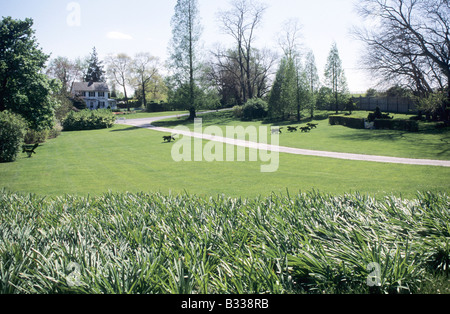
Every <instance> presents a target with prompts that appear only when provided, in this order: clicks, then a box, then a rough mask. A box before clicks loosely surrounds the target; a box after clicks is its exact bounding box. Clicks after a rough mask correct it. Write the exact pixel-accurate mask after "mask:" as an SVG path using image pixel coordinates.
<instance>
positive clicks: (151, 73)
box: [130, 52, 159, 108]
mask: <svg viewBox="0 0 450 314" xmlns="http://www.w3.org/2000/svg"><path fill="white" fill-rule="evenodd" d="M130 69H131V77H132V80H133V81H134V82H135V84H136V85H138V86H139V89H140V90H141V92H142V99H143V104H144V108H147V97H146V90H147V88H148V86H147V85H148V84H149V83H150V82H151V81H152V80H154V79H155V78H156V76H157V75H158V71H159V59H158V58H157V57H154V56H152V55H151V54H150V53H146V52H141V53H138V54H136V56H135V57H134V58H133V60H132V62H131V65H130Z"/></svg>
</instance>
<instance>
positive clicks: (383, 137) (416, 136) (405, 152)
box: [154, 112, 450, 160]
mask: <svg viewBox="0 0 450 314" xmlns="http://www.w3.org/2000/svg"><path fill="white" fill-rule="evenodd" d="M367 114H368V112H355V113H354V116H357V117H364V116H367ZM393 116H394V117H395V118H405V117H406V118H409V116H405V115H393ZM199 117H201V118H202V119H203V127H204V128H206V127H208V126H211V125H218V126H220V127H221V128H222V131H223V135H224V136H226V126H227V125H234V126H236V125H242V126H243V127H248V126H251V125H255V126H257V127H259V126H264V125H267V126H268V127H270V126H272V125H273V126H282V127H284V130H283V133H282V134H281V135H280V145H282V146H288V147H295V148H302V149H312V150H321V151H332V152H342V153H355V154H366V155H381V156H390V157H407V158H425V159H438V160H450V131H449V130H448V128H447V129H435V128H434V124H432V123H421V126H420V131H419V132H415V133H411V132H405V131H397V130H357V129H350V128H347V127H344V126H340V125H335V126H332V125H330V124H329V123H328V119H323V120H314V121H312V122H313V123H317V124H319V126H318V128H317V129H313V130H312V131H311V132H309V133H302V132H299V131H298V132H293V133H289V132H287V129H286V126H287V125H290V126H306V123H307V122H302V123H297V122H291V123H284V122H283V123H271V124H265V123H263V122H261V121H251V122H243V121H238V120H235V119H234V118H233V117H232V113H231V112H221V113H214V114H207V115H202V116H199ZM308 122H309V121H308ZM180 123H183V124H184V125H186V126H188V127H189V128H191V129H193V126H194V124H193V122H190V121H184V122H183V121H180V119H169V120H164V121H158V122H155V123H154V124H155V125H157V126H169V127H174V126H176V125H178V124H180ZM269 129H270V128H268V130H269ZM269 132H270V131H269Z"/></svg>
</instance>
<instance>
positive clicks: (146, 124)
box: [117, 111, 450, 167]
mask: <svg viewBox="0 0 450 314" xmlns="http://www.w3.org/2000/svg"><path fill="white" fill-rule="evenodd" d="M208 112H214V111H205V112H201V113H208ZM201 113H200V114H201ZM182 116H187V114H183V115H175V116H162V117H154V118H141V119H123V118H122V119H121V118H119V119H118V120H117V124H124V125H129V126H135V127H139V128H146V129H150V130H154V131H159V132H164V133H172V134H181V135H184V136H190V137H195V138H201V139H204V140H210V141H216V142H221V143H226V144H231V145H236V146H243V147H248V148H254V149H263V150H268V151H275V152H280V153H288V154H296V155H304V156H316V157H327V158H336V159H345V160H358V161H370V162H382V163H394V164H406V165H421V166H440V167H450V161H449V160H430V159H412V158H399V157H387V156H373V155H362V154H350V153H336V152H326V151H317V150H308V149H301V148H293V147H284V146H274V145H268V144H261V143H255V142H249V141H242V140H237V139H232V138H226V137H221V136H212V135H208V134H202V133H195V132H184V131H180V130H174V129H169V128H162V127H155V126H153V125H152V123H153V122H155V121H159V120H165V119H171V118H177V117H182Z"/></svg>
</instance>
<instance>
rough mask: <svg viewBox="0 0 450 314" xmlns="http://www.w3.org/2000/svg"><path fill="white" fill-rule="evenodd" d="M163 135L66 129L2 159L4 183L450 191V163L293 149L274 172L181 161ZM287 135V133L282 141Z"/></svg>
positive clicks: (213, 191)
mask: <svg viewBox="0 0 450 314" xmlns="http://www.w3.org/2000/svg"><path fill="white" fill-rule="evenodd" d="M321 128H322V129H326V125H323V126H321ZM319 130H320V129H319ZM353 131H355V130H353ZM343 132H344V131H343ZM349 132H350V131H349ZM313 134H314V133H311V134H310V136H312V135H313ZM349 134H350V133H349ZM162 135H164V134H163V133H160V132H156V131H150V130H146V129H136V128H132V127H128V126H119V125H116V126H115V127H114V128H113V129H107V130H95V131H82V132H63V133H62V135H61V136H60V137H58V138H56V139H53V140H49V141H48V142H47V143H45V144H43V145H42V146H41V147H39V148H38V150H37V154H36V155H34V156H33V157H32V158H26V156H25V154H21V155H20V157H19V158H18V160H17V161H16V162H14V163H4V164H0V187H5V188H7V189H8V190H11V191H14V192H26V193H29V192H31V193H37V194H39V195H43V196H45V195H47V196H58V195H64V194H78V195H87V194H91V195H100V194H102V193H104V192H106V191H108V190H111V191H129V192H139V191H144V192H162V193H170V192H172V193H183V192H185V191H186V192H188V193H190V194H197V195H206V196H208V195H217V194H222V193H223V194H225V195H227V196H234V197H240V196H242V197H255V196H259V195H263V196H265V195H268V194H270V193H271V192H275V193H286V189H288V190H289V191H290V192H291V193H296V192H298V191H299V190H301V191H311V190H313V189H315V190H318V191H321V192H326V193H334V194H343V193H350V192H354V191H359V192H361V193H368V194H370V195H373V196H383V195H386V194H391V193H393V194H394V195H400V194H401V195H402V196H404V197H414V196H415V194H416V192H417V191H425V190H426V191H444V192H448V191H450V181H449V180H448V178H449V175H450V169H448V168H441V167H427V166H409V165H393V164H381V163H370V162H355V161H345V160H337V159H328V158H319V157H306V156H296V155H289V154H280V166H279V169H278V171H277V172H274V173H261V172H260V166H261V164H262V163H261V162H206V161H203V162H178V163H177V162H174V161H173V160H172V157H171V150H172V145H174V144H173V143H170V144H167V143H163V140H162ZM287 136H290V137H292V138H293V137H294V136H297V137H300V136H302V135H300V134H292V135H291V134H288V135H287ZM306 136H308V135H306ZM306 136H305V137H306ZM286 138H287V137H286ZM286 143H287V142H286V139H283V140H282V142H281V144H284V145H286ZM311 143H312V142H311Z"/></svg>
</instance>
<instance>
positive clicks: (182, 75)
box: [170, 0, 202, 119]
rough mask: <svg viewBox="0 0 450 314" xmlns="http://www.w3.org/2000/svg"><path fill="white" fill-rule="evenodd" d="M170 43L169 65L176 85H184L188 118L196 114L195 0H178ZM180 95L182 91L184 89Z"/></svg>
mask: <svg viewBox="0 0 450 314" xmlns="http://www.w3.org/2000/svg"><path fill="white" fill-rule="evenodd" d="M171 25H172V35H173V37H172V42H171V46H170V48H171V50H170V61H171V67H172V69H173V71H174V72H175V73H174V77H173V78H174V80H175V81H176V83H177V87H178V88H183V89H185V87H186V86H187V87H188V93H187V95H186V96H187V97H186V99H185V100H184V103H185V104H188V105H187V106H188V110H189V112H190V117H189V118H190V119H194V118H195V117H196V108H197V106H198V101H197V100H196V99H195V97H196V94H197V93H196V89H198V87H197V85H196V73H197V72H198V69H199V62H198V51H197V46H198V42H199V40H200V35H201V32H202V28H201V25H200V22H199V11H198V1H197V0H178V1H177V4H176V6H175V14H174V16H173V18H172V22H171ZM180 94H185V93H184V92H182V93H180Z"/></svg>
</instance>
